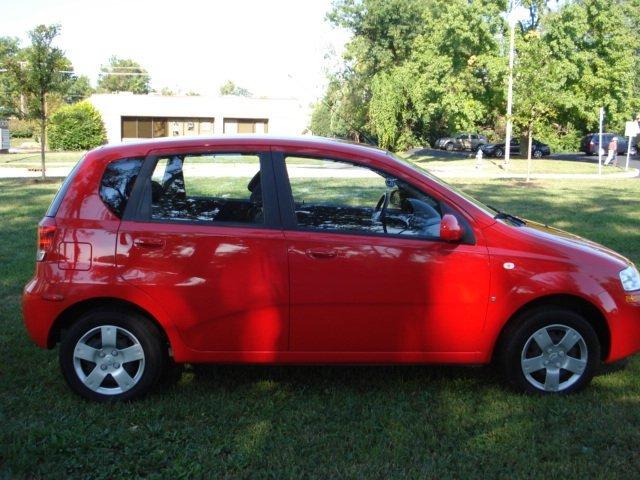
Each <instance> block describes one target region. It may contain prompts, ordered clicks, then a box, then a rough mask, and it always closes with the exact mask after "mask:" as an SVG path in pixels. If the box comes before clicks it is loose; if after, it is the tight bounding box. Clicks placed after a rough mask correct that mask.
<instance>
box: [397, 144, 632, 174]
mask: <svg viewBox="0 0 640 480" xmlns="http://www.w3.org/2000/svg"><path fill="white" fill-rule="evenodd" d="M409 153H410V154H411V155H416V156H418V155H430V156H432V157H436V158H442V159H452V160H454V159H462V158H474V157H475V154H474V153H470V152H447V151H446V150H438V149H435V148H416V149H413V150H410V151H409ZM545 158H547V159H550V160H563V161H567V162H585V163H593V164H597V163H598V157H597V156H590V155H585V154H583V153H555V154H552V155H549V156H548V157H545ZM603 160H604V159H603ZM626 160H627V157H626V155H618V165H622V166H624V164H625V162H626ZM629 168H636V169H640V158H638V157H637V156H636V157H631V158H630V160H629ZM635 178H640V173H639V176H636V177H635Z"/></svg>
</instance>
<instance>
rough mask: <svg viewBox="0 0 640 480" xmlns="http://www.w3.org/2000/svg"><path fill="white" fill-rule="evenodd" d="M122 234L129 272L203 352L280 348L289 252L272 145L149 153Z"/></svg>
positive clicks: (120, 255) (123, 269)
mask: <svg viewBox="0 0 640 480" xmlns="http://www.w3.org/2000/svg"><path fill="white" fill-rule="evenodd" d="M140 175H141V181H139V182H137V183H136V187H135V191H134V194H133V195H132V199H131V201H130V202H129V206H130V207H131V208H127V211H126V212H125V216H124V218H123V221H122V224H121V227H120V230H119V232H118V246H117V262H118V266H119V267H120V273H121V275H122V277H123V278H124V279H125V280H126V281H127V282H130V283H131V284H134V285H136V286H137V287H139V288H140V290H142V291H144V292H145V293H146V294H148V295H149V296H150V297H151V298H152V299H153V300H154V301H156V302H158V304H160V305H161V306H162V307H163V308H164V309H165V310H166V311H167V313H168V314H169V316H170V317H171V318H172V319H173V321H174V323H175V326H176V328H177V330H178V331H179V333H180V335H181V336H182V339H183V341H184V342H185V344H186V345H187V346H188V347H189V348H191V349H193V350H198V351H262V352H269V351H274V352H275V351H283V350H286V349H287V345H288V315H289V305H288V302H289V286H288V268H287V256H286V249H285V245H284V239H283V234H282V231H281V229H280V226H279V214H278V208H277V201H276V198H275V188H274V180H273V169H272V166H271V162H270V154H269V152H268V151H265V150H262V151H252V150H246V149H242V148H235V149H231V148H226V149H225V150H216V149H207V150H202V149H200V150H194V149H191V150H184V149H178V150H169V151H158V152H154V153H153V154H152V155H150V156H149V157H148V158H147V159H146V160H145V164H144V166H143V169H142V171H141V174H140Z"/></svg>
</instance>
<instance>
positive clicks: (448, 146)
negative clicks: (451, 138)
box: [444, 142, 453, 152]
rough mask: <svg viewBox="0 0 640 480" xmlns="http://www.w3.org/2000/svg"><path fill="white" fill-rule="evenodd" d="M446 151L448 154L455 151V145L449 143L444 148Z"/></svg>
mask: <svg viewBox="0 0 640 480" xmlns="http://www.w3.org/2000/svg"><path fill="white" fill-rule="evenodd" d="M444 149H445V150H446V151H447V152H452V151H453V143H451V142H449V143H447V144H446V145H445V146H444Z"/></svg>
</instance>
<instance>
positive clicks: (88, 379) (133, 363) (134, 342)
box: [73, 325, 145, 395]
mask: <svg viewBox="0 0 640 480" xmlns="http://www.w3.org/2000/svg"><path fill="white" fill-rule="evenodd" d="M73 366H74V369H75V372H76V375H77V376H78V378H79V379H80V381H81V382H82V383H83V384H84V385H85V386H86V387H87V388H89V389H90V390H93V391H94V392H96V393H100V394H103V395H118V394H121V393H124V392H126V391H128V390H131V388H133V387H134V386H135V385H136V384H137V383H138V382H139V381H140V378H141V377H142V374H143V373H144V368H145V355H144V350H143V348H142V345H141V344H140V341H139V340H138V339H137V338H136V337H135V335H133V334H132V333H131V332H130V331H128V330H126V329H124V328H122V327H117V326H114V325H101V326H99V327H95V328H92V329H91V330H89V331H88V332H87V333H85V334H84V335H83V336H82V337H81V338H80V340H78V342H77V343H76V345H75V348H74V351H73Z"/></svg>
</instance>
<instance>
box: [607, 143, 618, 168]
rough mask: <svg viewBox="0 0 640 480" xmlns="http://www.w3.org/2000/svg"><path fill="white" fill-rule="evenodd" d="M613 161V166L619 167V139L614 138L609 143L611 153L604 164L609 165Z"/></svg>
mask: <svg viewBox="0 0 640 480" xmlns="http://www.w3.org/2000/svg"><path fill="white" fill-rule="evenodd" d="M612 161H613V166H614V167H617V166H618V137H616V136H613V138H611V141H610V142H609V153H608V154H607V159H606V160H605V162H604V164H605V165H609V164H610V163H611V162H612Z"/></svg>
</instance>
